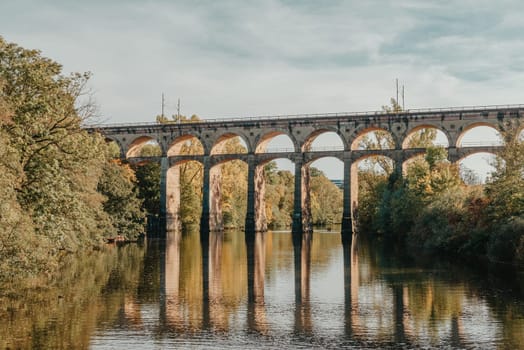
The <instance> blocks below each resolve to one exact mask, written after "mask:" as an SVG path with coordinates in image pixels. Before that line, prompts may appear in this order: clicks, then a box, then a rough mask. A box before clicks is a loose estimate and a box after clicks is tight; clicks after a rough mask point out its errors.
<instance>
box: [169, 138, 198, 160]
mask: <svg viewBox="0 0 524 350" xmlns="http://www.w3.org/2000/svg"><path fill="white" fill-rule="evenodd" d="M206 151H207V150H206V148H205V145H204V144H203V143H202V141H201V140H200V139H199V138H198V137H197V136H195V135H192V134H184V135H180V136H177V137H175V138H174V139H173V140H172V141H171V143H170V144H169V146H168V147H167V156H168V157H170V156H178V155H191V154H200V155H202V154H206V153H207V152H206Z"/></svg>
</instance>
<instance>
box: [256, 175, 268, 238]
mask: <svg viewBox="0 0 524 350" xmlns="http://www.w3.org/2000/svg"><path fill="white" fill-rule="evenodd" d="M265 195H266V179H265V178H264V166H263V165H257V166H256V168H255V230H256V231H260V232H265V231H267V216H266V200H265Z"/></svg>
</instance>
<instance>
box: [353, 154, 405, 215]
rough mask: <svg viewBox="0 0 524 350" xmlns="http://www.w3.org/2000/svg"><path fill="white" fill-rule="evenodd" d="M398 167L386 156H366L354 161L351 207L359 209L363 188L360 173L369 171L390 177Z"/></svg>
mask: <svg viewBox="0 0 524 350" xmlns="http://www.w3.org/2000/svg"><path fill="white" fill-rule="evenodd" d="M372 160H374V161H372ZM398 165H399V164H396V161H395V160H394V159H393V158H391V157H389V156H388V155H386V154H366V155H360V156H359V157H357V158H356V159H354V160H353V162H352V164H351V171H350V193H351V207H352V208H353V210H357V208H358V196H359V188H360V187H361V184H360V183H359V172H360V171H366V170H367V171H369V172H372V173H374V174H383V175H384V176H389V175H390V174H391V173H392V172H393V171H394V169H395V168H396V167H397V166H398Z"/></svg>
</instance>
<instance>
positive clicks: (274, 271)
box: [0, 231, 524, 349]
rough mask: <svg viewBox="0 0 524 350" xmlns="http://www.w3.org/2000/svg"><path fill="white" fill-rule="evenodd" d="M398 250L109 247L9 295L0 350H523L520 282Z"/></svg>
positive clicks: (226, 238) (298, 243) (275, 239)
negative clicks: (361, 349) (401, 253)
mask: <svg viewBox="0 0 524 350" xmlns="http://www.w3.org/2000/svg"><path fill="white" fill-rule="evenodd" d="M391 250H392V247H391V246H388V245H387V244H384V245H377V244H375V243H370V242H367V241H365V240H362V239H361V238H360V237H356V236H354V237H353V239H352V240H348V241H344V242H342V244H341V238H340V236H339V234H336V233H327V232H326V233H318V232H316V233H315V234H314V235H313V234H304V235H293V234H291V233H289V232H268V233H247V234H244V233H242V232H221V233H213V232H212V233H209V235H207V236H206V235H202V236H201V235H200V233H199V232H195V231H184V232H181V231H173V232H169V234H168V235H167V237H166V240H165V241H164V242H163V241H149V242H148V243H147V245H145V246H139V245H128V246H124V247H120V248H118V247H108V249H107V251H104V252H94V253H91V254H86V255H85V256H84V257H82V258H80V259H71V261H70V262H69V263H68V264H67V265H66V267H65V268H64V269H63V270H62V271H61V274H60V276H58V277H59V278H57V279H55V280H52V281H46V282H45V283H44V284H49V287H45V288H43V287H37V286H38V285H39V284H38V283H42V281H34V282H33V284H32V285H29V286H26V287H25V288H22V287H21V286H16V285H13V286H5V285H4V286H2V287H1V288H2V289H0V290H1V292H2V293H1V297H0V298H1V299H0V301H1V304H0V305H1V308H0V348H38V347H40V348H57V349H60V348H87V347H90V348H107V347H127V348H129V349H132V348H159V347H160V348H164V347H167V348H172V347H177V346H184V347H205V348H223V347H233V348H253V347H255V346H256V347H273V348H274V347H281V348H284V347H285V348H299V347H302V348H303V347H329V348H337V347H353V348H359V347H366V348H383V347H408V348H410V347H425V348H439V347H447V348H511V349H518V348H523V346H524V345H523V344H524V341H523V339H524V285H523V282H522V281H523V278H522V276H521V275H519V274H518V273H515V272H511V271H510V272H507V273H508V274H507V275H505V274H503V273H502V272H500V271H497V273H496V274H493V273H489V272H486V273H485V274H478V273H473V272H472V271H467V270H465V269H464V268H461V267H457V266H451V265H449V264H446V263H443V264H440V263H438V262H437V261H423V260H421V259H419V258H417V259H407V260H406V259H402V260H399V259H398V256H399V255H397V254H396V252H393V251H391ZM37 282H38V283H37Z"/></svg>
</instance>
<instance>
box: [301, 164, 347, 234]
mask: <svg viewBox="0 0 524 350" xmlns="http://www.w3.org/2000/svg"><path fill="white" fill-rule="evenodd" d="M343 179H344V163H343V161H342V159H340V158H339V157H333V156H326V155H324V156H320V157H314V159H309V160H308V162H307V163H305V164H304V165H303V169H302V200H303V202H302V217H303V220H304V223H305V224H307V225H309V224H310V223H312V224H314V225H320V226H325V225H327V226H330V225H332V224H339V223H341V222H342V212H343V208H344V203H343V191H342V185H343ZM332 180H338V185H336V184H335V183H334V182H333V181H332Z"/></svg>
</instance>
